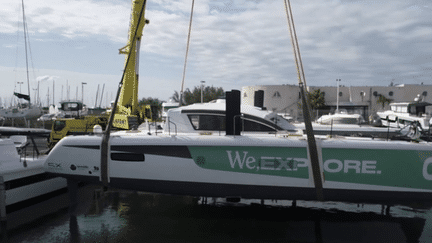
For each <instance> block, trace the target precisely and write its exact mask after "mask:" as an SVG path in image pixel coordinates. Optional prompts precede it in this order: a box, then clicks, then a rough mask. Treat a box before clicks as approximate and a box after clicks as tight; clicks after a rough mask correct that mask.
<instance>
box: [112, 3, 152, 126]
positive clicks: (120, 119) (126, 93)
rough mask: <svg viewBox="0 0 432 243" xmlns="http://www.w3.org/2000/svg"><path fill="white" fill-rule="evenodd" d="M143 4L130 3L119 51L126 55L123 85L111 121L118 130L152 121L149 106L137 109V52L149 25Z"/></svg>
mask: <svg viewBox="0 0 432 243" xmlns="http://www.w3.org/2000/svg"><path fill="white" fill-rule="evenodd" d="M145 4H146V0H133V1H132V13H131V20H130V28H129V38H128V42H127V45H126V46H125V47H123V48H120V49H119V51H120V54H126V58H125V70H124V74H123V78H122V83H123V85H122V87H121V91H120V97H119V100H118V103H117V109H116V112H115V114H114V120H113V127H115V128H118V129H131V128H133V127H134V126H138V125H139V124H141V123H142V122H143V121H144V119H148V120H152V115H151V114H152V112H151V107H150V106H149V105H147V106H144V107H138V81H139V74H138V71H139V51H140V46H141V37H142V32H143V29H144V26H145V25H146V24H148V23H149V20H147V19H145V18H144V13H145ZM153 113H154V112H153Z"/></svg>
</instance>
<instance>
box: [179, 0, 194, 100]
mask: <svg viewBox="0 0 432 243" xmlns="http://www.w3.org/2000/svg"><path fill="white" fill-rule="evenodd" d="M194 3H195V0H192V7H191V15H190V19H189V32H188V39H187V44H186V55H185V63H184V67H183V78H182V84H181V89H180V98H179V106H182V105H183V88H184V80H185V77H186V65H187V58H188V53H189V43H190V35H191V30H192V18H193V9H194Z"/></svg>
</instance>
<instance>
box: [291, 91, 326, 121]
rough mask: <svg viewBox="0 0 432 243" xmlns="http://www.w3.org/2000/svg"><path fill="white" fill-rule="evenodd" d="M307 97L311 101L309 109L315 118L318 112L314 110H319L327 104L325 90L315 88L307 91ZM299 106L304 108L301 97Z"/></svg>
mask: <svg viewBox="0 0 432 243" xmlns="http://www.w3.org/2000/svg"><path fill="white" fill-rule="evenodd" d="M306 97H307V100H308V103H309V111H310V112H311V114H310V115H311V118H312V119H315V118H316V116H318V114H316V113H315V112H313V111H318V110H319V109H321V108H323V107H325V106H326V105H325V98H324V92H321V90H320V89H317V90H314V91H312V92H308V91H306ZM298 108H299V109H300V110H302V109H303V103H302V100H301V99H300V100H299V102H298Z"/></svg>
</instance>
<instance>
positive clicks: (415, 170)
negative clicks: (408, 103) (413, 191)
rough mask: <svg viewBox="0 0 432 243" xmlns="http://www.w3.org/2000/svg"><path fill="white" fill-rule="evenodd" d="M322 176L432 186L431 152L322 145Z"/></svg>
mask: <svg viewBox="0 0 432 243" xmlns="http://www.w3.org/2000/svg"><path fill="white" fill-rule="evenodd" d="M322 155H323V162H324V171H325V179H326V180H327V181H336V182H349V183H358V184H367V185H378V186H396V187H406V188H417V189H432V181H431V180H432V164H429V163H430V162H429V161H432V152H430V151H416V150H383V149H341V148H323V149H322Z"/></svg>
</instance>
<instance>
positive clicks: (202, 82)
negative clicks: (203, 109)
mask: <svg viewBox="0 0 432 243" xmlns="http://www.w3.org/2000/svg"><path fill="white" fill-rule="evenodd" d="M204 83H205V81H201V104H202V103H203V101H204V99H203V87H204Z"/></svg>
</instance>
